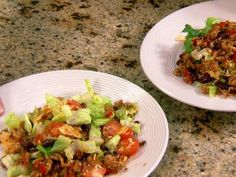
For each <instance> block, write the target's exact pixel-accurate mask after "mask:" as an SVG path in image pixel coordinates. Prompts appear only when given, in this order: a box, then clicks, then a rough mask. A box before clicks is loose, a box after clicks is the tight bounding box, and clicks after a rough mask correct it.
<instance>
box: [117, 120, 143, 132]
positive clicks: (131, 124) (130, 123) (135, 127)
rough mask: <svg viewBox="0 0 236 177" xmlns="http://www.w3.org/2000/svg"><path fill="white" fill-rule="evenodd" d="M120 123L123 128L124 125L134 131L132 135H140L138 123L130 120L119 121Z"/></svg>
mask: <svg viewBox="0 0 236 177" xmlns="http://www.w3.org/2000/svg"><path fill="white" fill-rule="evenodd" d="M120 123H121V125H123V126H124V125H125V126H127V127H130V128H131V129H132V130H133V131H134V133H136V134H140V132H141V125H140V123H135V122H133V119H132V118H129V119H125V120H120Z"/></svg>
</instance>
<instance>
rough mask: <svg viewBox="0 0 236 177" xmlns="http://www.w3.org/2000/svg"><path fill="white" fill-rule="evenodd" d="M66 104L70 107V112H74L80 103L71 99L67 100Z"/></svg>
mask: <svg viewBox="0 0 236 177" xmlns="http://www.w3.org/2000/svg"><path fill="white" fill-rule="evenodd" d="M67 104H68V105H69V106H70V108H71V110H74V111H75V110H78V109H79V108H80V103H79V102H77V101H75V100H73V99H68V100H67Z"/></svg>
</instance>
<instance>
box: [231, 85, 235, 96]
mask: <svg viewBox="0 0 236 177" xmlns="http://www.w3.org/2000/svg"><path fill="white" fill-rule="evenodd" d="M230 93H231V94H234V95H235V94H236V87H230Z"/></svg>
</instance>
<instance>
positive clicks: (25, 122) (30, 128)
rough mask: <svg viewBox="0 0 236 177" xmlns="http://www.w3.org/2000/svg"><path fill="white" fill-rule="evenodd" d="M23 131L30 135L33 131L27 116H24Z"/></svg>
mask: <svg viewBox="0 0 236 177" xmlns="http://www.w3.org/2000/svg"><path fill="white" fill-rule="evenodd" d="M24 129H25V130H26V131H27V132H28V133H29V134H31V131H32V129H33V127H32V124H31V122H30V120H29V116H28V115H27V114H24Z"/></svg>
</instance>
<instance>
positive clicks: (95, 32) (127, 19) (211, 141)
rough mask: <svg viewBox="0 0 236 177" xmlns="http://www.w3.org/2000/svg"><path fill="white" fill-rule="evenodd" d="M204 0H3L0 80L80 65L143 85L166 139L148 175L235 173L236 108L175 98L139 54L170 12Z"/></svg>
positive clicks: (223, 175)
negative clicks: (160, 115)
mask: <svg viewBox="0 0 236 177" xmlns="http://www.w3.org/2000/svg"><path fill="white" fill-rule="evenodd" d="M201 1H204V0H176V1H173V0H96V1H95V0H1V1H0V41H1V43H0V85H3V84H5V83H7V82H10V81H12V80H14V79H17V78H20V77H23V76H27V75H30V74H34V73H39V72H44V71H49V70H58V69H85V70H95V71H101V72H106V73H110V74H113V75H116V76H120V77H122V78H125V79H127V80H130V81H132V82H133V83H135V84H137V85H139V86H140V87H142V88H143V89H145V90H146V91H148V92H149V93H150V94H151V95H152V96H153V97H154V98H155V99H156V100H157V101H158V102H159V104H160V105H161V106H162V108H163V110H164V112H165V113H166V116H167V119H168V123H169V130H170V139H169V144H168V148H167V151H166V153H165V156H164V158H163V160H162V161H161V163H160V165H159V166H158V167H157V168H156V169H155V170H154V171H153V173H152V174H151V177H172V176H176V177H185V176H191V177H199V176H200V177H233V176H236V170H235V169H236V168H235V167H236V129H235V123H236V115H235V114H234V113H223V112H214V111H207V110H203V109H199V108H194V107H192V106H188V105H186V104H183V103H180V102H178V101H176V100H174V99H172V98H170V97H168V96H167V95H165V94H164V93H162V92H161V91H160V90H158V89H157V88H156V87H154V86H153V85H152V83H151V82H150V81H149V80H148V79H147V77H146V76H145V75H144V73H143V71H142V69H141V66H140V61H139V49H140V45H141V42H142V40H143V38H144V36H145V35H146V33H147V32H148V30H150V29H151V27H152V26H153V25H154V24H155V23H157V22H158V21H159V20H160V19H161V18H163V17H165V16H167V15H168V14H170V13H172V12H174V11H176V10H178V9H180V8H183V7H186V6H188V5H191V4H194V3H198V2H201Z"/></svg>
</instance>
